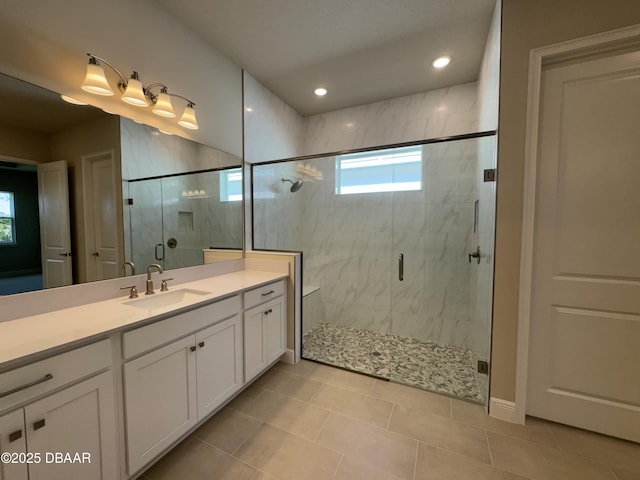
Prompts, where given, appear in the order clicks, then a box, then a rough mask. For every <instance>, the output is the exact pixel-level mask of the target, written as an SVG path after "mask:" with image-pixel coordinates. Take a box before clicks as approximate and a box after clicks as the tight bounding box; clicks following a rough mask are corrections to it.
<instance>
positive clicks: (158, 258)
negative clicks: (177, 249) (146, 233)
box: [155, 243, 164, 261]
mask: <svg viewBox="0 0 640 480" xmlns="http://www.w3.org/2000/svg"><path fill="white" fill-rule="evenodd" d="M158 247H160V249H161V252H162V254H161V255H162V257H159V256H158ZM155 254H156V260H158V261H160V260H164V245H163V244H162V243H158V244H157V245H156V251H155Z"/></svg>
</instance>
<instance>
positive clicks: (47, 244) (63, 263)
mask: <svg viewBox="0 0 640 480" xmlns="http://www.w3.org/2000/svg"><path fill="white" fill-rule="evenodd" d="M38 204H39V208H40V241H41V245H42V247H41V248H42V276H43V285H44V288H51V287H61V286H64V285H71V283H72V282H73V277H72V273H71V272H72V264H71V261H72V259H71V229H70V222H69V183H68V176H67V162H66V161H64V160H60V161H58V162H50V163H43V164H39V165H38Z"/></svg>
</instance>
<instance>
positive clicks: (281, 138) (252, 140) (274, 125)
mask: <svg viewBox="0 0 640 480" xmlns="http://www.w3.org/2000/svg"><path fill="white" fill-rule="evenodd" d="M243 79H244V80H243V81H244V139H245V143H244V156H245V160H246V161H247V162H248V163H256V162H265V161H269V160H277V159H281V158H293V157H297V156H299V155H301V152H302V143H303V140H304V137H303V136H304V127H305V119H304V118H303V117H302V116H301V115H300V114H298V113H297V112H296V111H295V110H294V109H292V108H291V107H290V106H289V105H287V104H286V103H284V102H283V101H282V100H280V98H279V97H277V96H276V95H275V94H274V93H272V92H271V91H270V90H268V89H267V88H265V87H264V86H263V85H262V84H260V82H258V81H257V80H256V79H255V78H253V77H252V76H251V75H249V74H248V73H247V72H244V75H243Z"/></svg>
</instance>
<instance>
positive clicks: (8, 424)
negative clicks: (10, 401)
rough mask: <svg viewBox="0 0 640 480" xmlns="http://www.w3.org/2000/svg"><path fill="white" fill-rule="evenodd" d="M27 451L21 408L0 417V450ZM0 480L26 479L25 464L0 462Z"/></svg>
mask: <svg viewBox="0 0 640 480" xmlns="http://www.w3.org/2000/svg"><path fill="white" fill-rule="evenodd" d="M26 451H27V443H26V436H25V431H24V410H22V409H21V408H20V409H18V410H15V411H13V412H11V413H7V414H6V415H3V416H1V417H0V452H2V453H11V454H24V453H26ZM0 479H1V480H27V465H26V464H21V463H5V462H0Z"/></svg>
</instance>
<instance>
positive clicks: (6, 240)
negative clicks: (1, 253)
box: [0, 192, 16, 245]
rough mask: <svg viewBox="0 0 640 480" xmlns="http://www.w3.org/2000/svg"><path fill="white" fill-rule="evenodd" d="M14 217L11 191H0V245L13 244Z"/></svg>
mask: <svg viewBox="0 0 640 480" xmlns="http://www.w3.org/2000/svg"><path fill="white" fill-rule="evenodd" d="M15 243H16V218H15V208H14V204H13V192H0V245H15Z"/></svg>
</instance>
